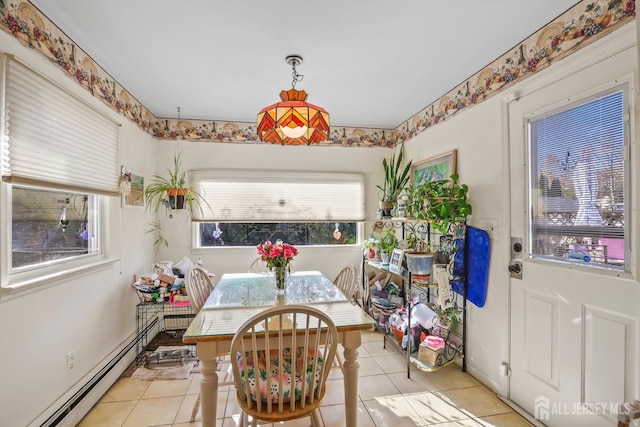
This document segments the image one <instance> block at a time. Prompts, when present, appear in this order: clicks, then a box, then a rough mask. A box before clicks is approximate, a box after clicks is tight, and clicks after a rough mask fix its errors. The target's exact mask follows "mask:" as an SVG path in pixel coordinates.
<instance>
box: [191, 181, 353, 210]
mask: <svg viewBox="0 0 640 427" xmlns="http://www.w3.org/2000/svg"><path fill="white" fill-rule="evenodd" d="M191 178H192V182H193V183H194V184H195V187H196V188H197V189H198V190H199V191H201V192H202V194H203V195H204V197H205V199H206V200H207V202H208V203H209V206H206V205H204V204H203V206H202V209H203V212H202V213H201V212H197V210H196V212H194V219H195V220H205V221H220V222H225V221H226V222H307V221H308V222H318V221H340V222H351V221H364V176H363V175H362V174H356V173H330V172H293V171H282V172H280V171H238V170H196V171H193V172H192V177H191Z"/></svg>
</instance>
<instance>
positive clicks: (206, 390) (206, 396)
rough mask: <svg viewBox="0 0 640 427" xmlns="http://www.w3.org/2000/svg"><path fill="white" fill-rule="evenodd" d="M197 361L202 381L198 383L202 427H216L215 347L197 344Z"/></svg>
mask: <svg viewBox="0 0 640 427" xmlns="http://www.w3.org/2000/svg"><path fill="white" fill-rule="evenodd" d="M212 347H213V348H212ZM198 359H199V360H200V364H201V366H202V368H201V371H202V380H201V381H200V411H201V413H202V427H216V415H217V414H216V410H217V408H218V373H217V367H218V358H217V352H216V351H215V345H214V346H211V345H206V344H198Z"/></svg>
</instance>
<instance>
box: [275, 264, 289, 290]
mask: <svg viewBox="0 0 640 427" xmlns="http://www.w3.org/2000/svg"><path fill="white" fill-rule="evenodd" d="M272 271H273V281H274V284H275V287H276V291H277V293H278V294H284V289H285V286H286V285H287V276H288V275H289V269H288V268H287V267H286V266H285V267H273V270H272Z"/></svg>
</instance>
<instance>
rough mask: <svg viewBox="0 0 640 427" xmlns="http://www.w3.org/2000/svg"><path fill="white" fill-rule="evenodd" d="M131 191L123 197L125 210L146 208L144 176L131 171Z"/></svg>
mask: <svg viewBox="0 0 640 427" xmlns="http://www.w3.org/2000/svg"><path fill="white" fill-rule="evenodd" d="M129 175H130V177H131V190H130V191H129V194H126V195H124V194H123V195H122V206H123V207H125V208H144V176H142V175H138V174H137V173H135V172H131V171H129Z"/></svg>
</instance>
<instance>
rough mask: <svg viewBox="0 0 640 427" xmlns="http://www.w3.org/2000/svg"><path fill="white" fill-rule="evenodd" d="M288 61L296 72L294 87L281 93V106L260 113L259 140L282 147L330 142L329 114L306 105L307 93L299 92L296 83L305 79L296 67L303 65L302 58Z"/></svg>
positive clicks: (267, 108) (296, 57)
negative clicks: (328, 140)
mask: <svg viewBox="0 0 640 427" xmlns="http://www.w3.org/2000/svg"><path fill="white" fill-rule="evenodd" d="M285 61H286V62H287V64H289V65H291V68H292V70H293V73H292V75H293V82H292V86H293V87H292V88H291V89H289V90H283V91H281V92H280V99H281V101H280V102H278V103H276V104H273V105H270V106H268V107H266V108H264V109H263V110H262V111H260V112H259V113H258V138H260V140H261V141H264V142H270V143H272V144H281V145H302V144H307V145H309V144H316V143H318V142H322V141H325V140H327V139H328V137H329V113H327V112H326V110H325V109H324V108H322V107H318V106H317V105H313V104H309V103H308V102H306V100H307V93H306V92H305V91H304V90H296V83H297V82H299V81H301V80H302V79H303V77H304V76H303V75H301V74H298V72H297V71H296V67H297V66H298V65H300V64H302V58H301V57H300V56H298V55H290V56H287V58H286V59H285Z"/></svg>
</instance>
